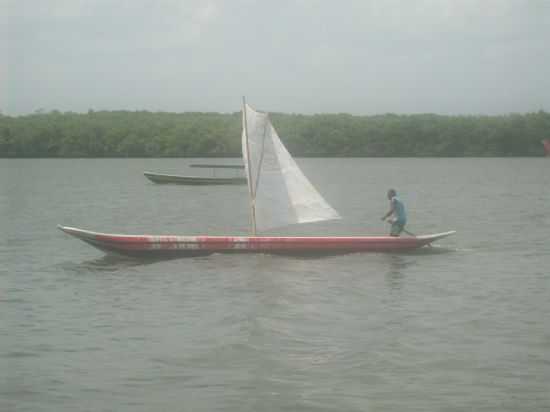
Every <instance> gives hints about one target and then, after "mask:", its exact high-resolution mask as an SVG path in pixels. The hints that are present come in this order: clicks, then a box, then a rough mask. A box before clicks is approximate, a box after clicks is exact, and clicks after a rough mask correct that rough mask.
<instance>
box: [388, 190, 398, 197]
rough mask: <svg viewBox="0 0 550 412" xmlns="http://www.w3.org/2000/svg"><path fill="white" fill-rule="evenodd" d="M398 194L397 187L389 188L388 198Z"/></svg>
mask: <svg viewBox="0 0 550 412" xmlns="http://www.w3.org/2000/svg"><path fill="white" fill-rule="evenodd" d="M396 195H397V192H396V191H395V189H390V190H388V198H389V199H391V198H392V197H394V196H396Z"/></svg>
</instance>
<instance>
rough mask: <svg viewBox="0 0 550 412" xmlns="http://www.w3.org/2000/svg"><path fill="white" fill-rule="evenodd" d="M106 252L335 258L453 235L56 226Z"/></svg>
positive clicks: (416, 245) (415, 245)
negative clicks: (141, 231) (135, 231)
mask: <svg viewBox="0 0 550 412" xmlns="http://www.w3.org/2000/svg"><path fill="white" fill-rule="evenodd" d="M58 227H59V229H61V230H62V231H63V232H65V233H68V234H69V235H71V236H74V237H76V238H78V239H80V240H83V241H84V242H86V243H89V244H90V245H92V246H95V247H96V248H98V249H100V250H103V251H105V252H109V253H110V252H114V253H119V254H123V255H130V256H141V257H161V256H182V257H183V256H200V255H209V254H211V253H276V254H298V255H299V254H326V255H329V254H338V253H352V252H393V251H407V250H413V249H418V248H420V247H422V246H426V245H429V244H430V243H432V242H434V241H436V240H439V239H443V238H445V237H447V236H450V235H452V234H454V233H455V231H450V232H445V233H437V234H433V235H424V236H411V237H406V236H404V237H394V236H307V237H306V236H167V235H161V236H153V235H122V234H108V233H97V232H91V231H89V230H83V229H77V228H74V227H66V226H58Z"/></svg>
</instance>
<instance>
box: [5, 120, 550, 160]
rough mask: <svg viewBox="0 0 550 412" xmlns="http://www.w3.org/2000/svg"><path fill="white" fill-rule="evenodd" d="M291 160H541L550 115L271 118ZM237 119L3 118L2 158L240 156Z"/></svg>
mask: <svg viewBox="0 0 550 412" xmlns="http://www.w3.org/2000/svg"><path fill="white" fill-rule="evenodd" d="M271 118H272V121H273V123H274V125H275V127H276V128H277V131H278V133H279V135H280V137H281V140H283V142H284V144H285V145H286V147H287V148H288V150H289V151H290V153H291V154H292V155H293V156H295V157H304V158H364V157H372V158H378V157H381V158H387V157H399V158H405V157H418V158H429V157H437V158H439V157H441V158H447V157H450V158H452V157H484V158H490V157H543V156H544V148H543V146H542V144H541V141H542V140H544V139H548V138H550V113H547V112H544V111H539V112H535V113H526V114H510V115H501V116H462V115H461V116H447V115H435V114H413V115H396V114H384V115H373V116H354V115H349V114H316V115H300V114H282V113H273V114H271ZM240 145H241V116H240V113H230V114H223V113H164V112H147V111H139V112H129V111H101V112H94V111H89V112H88V113H71V112H69V113H61V112H58V111H53V112H49V113H35V114H31V115H23V116H16V117H13V116H5V115H0V158H3V159H7V158H61V159H67V158H200V157H202V158H226V157H229V158H231V157H234V158H239V157H240V156H241V147H240Z"/></svg>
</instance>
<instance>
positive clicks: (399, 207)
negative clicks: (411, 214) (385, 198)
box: [391, 196, 407, 225]
mask: <svg viewBox="0 0 550 412" xmlns="http://www.w3.org/2000/svg"><path fill="white" fill-rule="evenodd" d="M391 204H392V205H393V215H394V216H395V219H396V222H397V223H400V224H402V225H404V224H405V223H407V214H406V213H405V205H404V204H403V202H402V201H401V200H400V199H399V198H398V197H397V196H394V197H392V198H391Z"/></svg>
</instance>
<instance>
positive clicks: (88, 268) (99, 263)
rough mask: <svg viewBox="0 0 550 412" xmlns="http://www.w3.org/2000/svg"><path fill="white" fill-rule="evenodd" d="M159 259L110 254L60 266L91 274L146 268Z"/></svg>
mask: <svg viewBox="0 0 550 412" xmlns="http://www.w3.org/2000/svg"><path fill="white" fill-rule="evenodd" d="M158 261H159V259H144V258H141V259H138V258H132V257H128V256H123V255H116V254H109V255H104V256H102V257H100V258H97V259H91V260H86V261H83V262H80V263H75V262H64V263H61V264H59V265H58V266H60V267H61V268H62V269H63V270H65V271H69V272H75V273H76V274H84V273H89V272H117V271H119V270H123V269H126V268H130V267H133V266H144V265H150V264H152V263H156V262H158Z"/></svg>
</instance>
